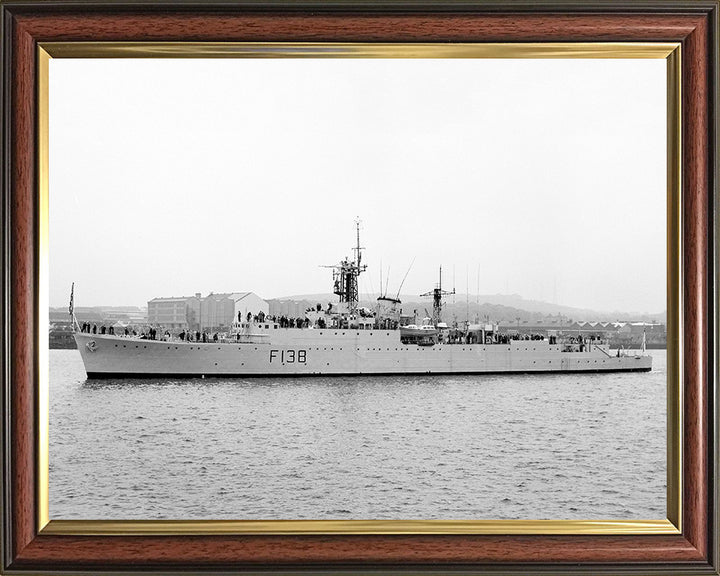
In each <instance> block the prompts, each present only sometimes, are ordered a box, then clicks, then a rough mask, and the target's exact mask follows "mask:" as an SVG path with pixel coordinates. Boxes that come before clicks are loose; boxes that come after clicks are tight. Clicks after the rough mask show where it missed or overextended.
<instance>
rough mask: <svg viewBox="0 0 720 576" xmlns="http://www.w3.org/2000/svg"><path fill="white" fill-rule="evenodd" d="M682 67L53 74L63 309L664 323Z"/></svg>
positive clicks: (56, 273) (105, 64)
mask: <svg viewBox="0 0 720 576" xmlns="http://www.w3.org/2000/svg"><path fill="white" fill-rule="evenodd" d="M665 78H666V68H665V61H664V60H483V59H457V60H448V59H442V60H381V59H372V60H357V59H350V60H343V59H322V60H316V59H290V60H286V59H238V60H230V59H222V60H168V59H162V60H152V59H141V60H122V59H120V60H107V59H98V60H91V59H88V60H79V59H78V60H76V59H54V60H51V62H50V275H51V277H50V303H51V305H53V306H63V305H67V301H68V295H69V291H70V284H71V282H72V281H75V283H76V287H75V290H76V305H79V306H92V305H100V304H106V305H122V304H125V305H146V303H147V300H149V299H151V298H154V297H157V296H172V295H190V294H194V293H195V292H202V293H203V294H205V293H207V292H210V291H214V292H226V291H245V290H250V291H254V292H256V293H257V294H259V295H260V296H262V297H264V298H273V297H281V296H287V295H293V294H306V293H318V292H329V291H331V271H330V270H328V269H325V268H321V267H319V265H321V264H333V263H336V262H337V261H339V260H340V259H341V258H342V257H344V256H352V252H351V248H352V246H353V245H354V241H355V229H354V223H353V221H354V219H355V218H356V217H359V218H360V219H361V220H362V244H363V246H364V247H365V248H366V251H365V255H364V259H365V260H364V261H365V262H366V263H367V264H368V266H369V269H368V272H367V273H365V274H364V275H363V276H362V277H361V284H360V289H361V292H362V293H367V292H371V291H375V292H377V291H378V289H379V283H380V263H381V261H382V265H383V267H384V268H385V270H386V272H384V273H383V275H384V276H385V274H387V268H388V267H389V268H390V281H389V291H390V292H392V293H394V292H396V291H397V287H398V285H399V283H400V281H401V280H402V276H403V275H404V274H405V272H406V270H407V268H408V266H409V265H410V263H411V261H412V260H413V258H415V264H414V266H413V268H412V270H411V272H410V274H409V275H408V278H407V280H406V282H405V285H404V286H403V289H402V292H403V293H406V294H420V293H422V292H425V291H427V290H430V289H432V288H433V286H434V284H435V282H436V279H437V269H438V266H440V265H442V266H443V269H444V270H445V272H446V274H445V282H446V285H447V286H448V287H450V286H451V284H452V274H453V272H452V271H453V269H455V277H456V280H455V282H456V285H457V288H458V291H463V292H464V291H465V285H466V270H468V269H469V282H468V283H469V286H470V290H471V292H473V293H474V292H475V290H476V287H477V279H476V276H477V269H478V266H479V267H480V270H481V272H480V281H479V285H480V293H481V294H490V293H511V292H514V293H518V294H520V295H522V296H524V297H525V298H533V299H541V300H546V301H549V302H553V301H555V302H557V303H559V304H566V305H570V306H580V307H587V308H593V309H597V310H607V311H614V310H619V311H639V312H644V311H647V312H659V311H662V310H664V309H665V307H666V304H665V296H666V288H665V274H666V271H665V255H666V248H665V246H666V222H665V214H666V205H665V196H666V183H665V165H666V158H665V153H666V142H665V138H666V137H665V122H666V121H665Z"/></svg>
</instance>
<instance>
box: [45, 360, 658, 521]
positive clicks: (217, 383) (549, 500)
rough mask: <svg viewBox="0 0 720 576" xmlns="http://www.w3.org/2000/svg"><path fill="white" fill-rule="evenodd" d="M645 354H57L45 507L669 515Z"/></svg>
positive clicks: (64, 514)
mask: <svg viewBox="0 0 720 576" xmlns="http://www.w3.org/2000/svg"><path fill="white" fill-rule="evenodd" d="M650 353H651V354H652V355H653V371H652V372H650V373H628V374H588V375H578V374H567V375H551V374H547V375H522V376H417V377H406V376H403V377H356V378H302V379H275V378H273V379H248V380H243V379H192V380H173V379H158V380H127V379H126V380H87V379H86V376H85V372H84V369H83V365H82V360H81V359H80V354H79V353H78V352H77V351H76V350H51V351H50V517H51V518H65V519H70V518H75V519H77V518H84V519H91V518H95V519H121V518H125V519H140V518H150V519H161V518H162V519H171V518H172V519H201V518H206V519H213V518H214V519H221V518H233V519H330V518H334V519H361V518H365V519H510V518H564V519H573V518H587V519H600V518H607V519H620V518H634V519H638V518H646V519H650V518H665V486H666V484H665V470H666V454H665V450H666V406H665V401H666V390H665V386H666V371H665V367H666V352H665V351H664V350H662V351H657V350H653V351H651V352H650Z"/></svg>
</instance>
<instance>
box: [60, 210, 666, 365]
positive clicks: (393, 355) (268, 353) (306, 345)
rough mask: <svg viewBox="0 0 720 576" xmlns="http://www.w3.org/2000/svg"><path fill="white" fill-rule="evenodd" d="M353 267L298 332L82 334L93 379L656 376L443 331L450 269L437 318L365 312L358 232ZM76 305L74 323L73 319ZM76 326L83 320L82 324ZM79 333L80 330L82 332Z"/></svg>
mask: <svg viewBox="0 0 720 576" xmlns="http://www.w3.org/2000/svg"><path fill="white" fill-rule="evenodd" d="M353 250H354V252H355V254H354V258H352V259H348V258H345V259H344V260H342V261H341V262H340V263H339V264H336V265H333V266H330V268H332V270H333V291H334V293H335V294H336V295H337V296H338V302H337V303H335V304H332V303H331V304H328V305H327V307H322V306H321V305H318V306H317V307H316V308H313V309H309V310H307V311H306V313H305V317H304V318H303V319H296V320H294V321H293V322H292V323H287V322H282V321H278V319H277V318H271V317H266V316H265V315H264V314H260V315H257V316H254V315H251V314H249V315H248V317H246V318H238V320H237V322H235V323H234V324H233V326H232V327H231V328H230V329H229V330H228V332H227V333H225V334H220V335H218V334H214V335H212V336H211V337H208V335H203V336H202V337H200V334H199V333H198V334H196V335H191V333H185V332H182V333H181V334H179V335H170V334H169V332H166V331H164V330H163V329H162V327H158V328H157V329H153V330H152V331H151V334H150V335H148V334H143V335H140V336H136V335H115V334H97V333H90V332H88V331H85V330H76V331H75V333H74V337H75V341H76V344H77V347H78V350H79V351H80V354H81V356H82V359H83V363H84V365H85V370H86V372H87V374H88V376H89V377H96V378H121V377H163V376H173V377H199V376H224V377H231V376H232V377H246V376H311V375H361V374H363V375H381V374H460V373H463V374H487V373H525V372H527V373H534V372H537V373H542V372H610V371H649V370H651V368H652V357H651V356H648V355H646V354H644V353H637V354H627V353H620V352H614V353H613V352H612V351H611V350H610V349H609V347H608V346H607V343H606V342H604V341H603V340H601V339H599V338H587V337H582V336H578V337H571V338H564V337H563V336H562V335H561V334H548V335H545V336H539V335H538V336H533V337H529V336H522V335H520V334H514V335H508V334H501V333H500V332H499V331H498V326H497V325H496V324H493V323H489V322H488V323H483V324H468V325H467V326H466V327H465V328H464V329H463V330H459V329H458V328H456V327H448V326H447V325H446V324H445V323H443V322H442V298H443V296H445V295H447V294H452V293H454V291H453V292H448V291H445V290H443V288H442V269H441V271H440V278H439V282H438V285H437V286H436V288H435V289H434V290H432V291H431V292H428V293H426V294H425V296H432V297H433V314H432V317H426V318H424V319H421V320H418V319H417V318H415V317H408V316H405V315H403V313H402V308H401V307H400V305H401V301H400V299H399V298H398V297H395V298H391V297H387V295H384V296H381V297H380V298H378V299H377V304H376V307H375V309H374V310H370V309H368V308H364V307H361V306H360V305H359V291H358V277H359V275H360V274H361V273H362V272H364V271H365V270H366V265H365V264H363V263H362V250H363V249H362V247H361V246H360V228H359V223H356V246H355V247H354V248H353ZM72 306H73V305H72V300H71V306H70V314H71V316H73V311H72ZM73 318H74V317H73ZM74 325H75V326H77V323H76V322H74Z"/></svg>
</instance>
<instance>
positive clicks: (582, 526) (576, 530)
mask: <svg viewBox="0 0 720 576" xmlns="http://www.w3.org/2000/svg"><path fill="white" fill-rule="evenodd" d="M52 58H497V59H500V58H527V59H530V58H532V59H549V58H553V59H554V58H588V59H590V58H617V59H622V58H634V59H647V58H653V59H660V58H662V59H665V60H666V62H667V335H668V336H667V350H668V364H667V373H668V382H667V517H666V519H664V520H531V519H528V520H524V519H523V520H132V521H129V520H127V521H126V520H119V521H116V520H60V519H58V520H50V511H49V410H50V402H49V353H48V350H49V339H48V327H49V318H48V316H47V310H48V309H49V284H48V279H49V276H48V273H49V98H50V94H49V66H50V60H51V59H52ZM37 78H38V88H37V118H38V122H37V129H38V138H37V146H38V149H37V151H36V154H37V156H36V162H37V175H38V180H37V181H38V190H37V193H38V200H39V202H38V207H39V214H38V220H37V221H38V231H37V240H38V266H37V274H38V292H37V294H36V303H37V306H38V308H37V309H38V311H39V314H38V324H39V326H38V333H37V334H38V336H37V345H38V354H37V362H38V366H37V374H38V382H37V383H36V386H37V389H36V392H37V406H36V409H37V423H38V439H37V458H36V461H37V485H36V490H37V510H38V512H37V527H38V532H39V533H41V534H52V535H61V534H67V535H91V536H102V535H106V536H110V535H116V536H120V535H123V536H126V535H190V534H194V535H213V534H214V535H242V534H257V535H297V534H308V535H310V534H336V535H343V534H344V535H357V534H378V535H385V534H422V535H430V534H438V535H440V534H546V535H551V534H580V535H620V534H626V535H631V534H632V535H639V534H679V533H681V531H682V525H681V519H682V490H683V486H682V469H683V466H682V461H683V455H682V432H683V422H682V408H683V385H682V381H681V374H682V360H683V357H682V339H681V338H680V329H681V327H682V306H681V297H682V296H681V293H680V278H681V273H682V234H681V231H682V220H681V206H680V202H681V189H682V148H681V135H682V100H681V80H682V71H681V45H680V43H667V42H588V43H573V42H567V43H523V44H512V43H507V44H505V43H477V44H475V43H457V44H431V43H419V44H390V43H324V42H321V43H293V42H288V43H273V42H263V43H256V42H253V43H243V42H41V43H39V44H38V52H37Z"/></svg>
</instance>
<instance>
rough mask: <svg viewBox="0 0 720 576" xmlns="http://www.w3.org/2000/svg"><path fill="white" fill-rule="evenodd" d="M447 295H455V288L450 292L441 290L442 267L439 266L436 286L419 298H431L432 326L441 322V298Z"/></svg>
mask: <svg viewBox="0 0 720 576" xmlns="http://www.w3.org/2000/svg"><path fill="white" fill-rule="evenodd" d="M449 294H455V288H453V289H452V292H448V291H447V290H443V289H442V266H440V278H439V281H438V284H437V286H435V288H434V289H433V290H431V291H430V292H425V294H420V296H432V298H433V318H432V319H433V324H434V325H435V326H437V325H438V324H440V322H441V321H442V307H443V302H442V297H443V296H447V295H449Z"/></svg>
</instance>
